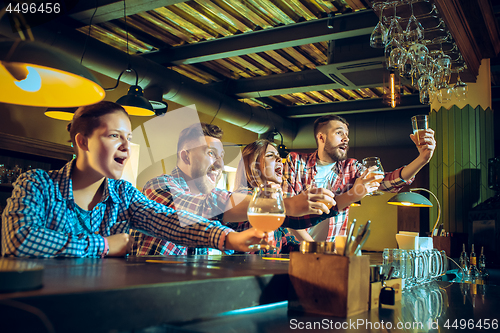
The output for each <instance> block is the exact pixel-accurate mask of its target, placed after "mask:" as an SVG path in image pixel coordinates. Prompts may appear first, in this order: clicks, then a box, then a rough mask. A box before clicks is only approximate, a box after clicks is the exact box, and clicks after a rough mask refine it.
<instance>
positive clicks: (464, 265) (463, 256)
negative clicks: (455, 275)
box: [459, 244, 469, 279]
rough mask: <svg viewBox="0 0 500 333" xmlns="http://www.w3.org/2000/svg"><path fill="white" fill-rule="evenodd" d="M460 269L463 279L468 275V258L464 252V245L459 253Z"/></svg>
mask: <svg viewBox="0 0 500 333" xmlns="http://www.w3.org/2000/svg"><path fill="white" fill-rule="evenodd" d="M459 262H460V268H461V269H462V273H463V276H462V277H463V278H464V279H465V278H466V277H467V275H469V258H468V257H467V252H465V244H463V247H462V253H460V261H459Z"/></svg>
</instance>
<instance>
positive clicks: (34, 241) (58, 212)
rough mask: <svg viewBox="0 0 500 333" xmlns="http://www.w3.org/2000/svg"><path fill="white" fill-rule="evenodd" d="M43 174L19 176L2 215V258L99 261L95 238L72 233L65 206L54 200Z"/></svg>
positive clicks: (101, 249)
mask: <svg viewBox="0 0 500 333" xmlns="http://www.w3.org/2000/svg"><path fill="white" fill-rule="evenodd" d="M51 183H52V182H51V179H50V177H49V175H48V174H47V173H46V172H45V171H41V170H37V171H30V172H27V173H24V174H22V175H21V176H20V177H19V178H18V180H17V181H16V183H15V184H14V190H13V191H12V196H11V198H10V199H8V200H7V206H6V207H5V209H4V211H3V214H2V229H3V230H2V254H3V255H14V256H31V257H56V256H65V257H100V256H101V255H102V253H103V252H104V249H105V244H104V239H103V237H102V236H101V235H99V234H94V233H92V234H83V235H75V234H73V233H72V229H71V225H70V223H68V222H70V221H68V217H67V216H68V214H67V211H66V202H65V201H59V200H57V199H56V197H57V194H56V193H55V190H56V189H55V188H54V187H53V186H51Z"/></svg>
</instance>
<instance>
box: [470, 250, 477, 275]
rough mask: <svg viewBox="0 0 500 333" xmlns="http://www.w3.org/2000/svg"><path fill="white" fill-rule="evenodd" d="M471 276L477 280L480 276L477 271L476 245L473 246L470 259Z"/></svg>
mask: <svg viewBox="0 0 500 333" xmlns="http://www.w3.org/2000/svg"><path fill="white" fill-rule="evenodd" d="M469 275H470V277H471V278H477V277H478V276H479V271H478V270H477V258H476V252H474V244H472V249H471V252H470V257H469Z"/></svg>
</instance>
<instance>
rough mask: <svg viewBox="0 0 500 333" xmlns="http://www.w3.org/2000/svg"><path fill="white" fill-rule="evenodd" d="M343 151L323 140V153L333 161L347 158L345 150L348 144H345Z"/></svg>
mask: <svg viewBox="0 0 500 333" xmlns="http://www.w3.org/2000/svg"><path fill="white" fill-rule="evenodd" d="M345 147H346V148H345V151H342V150H341V149H339V148H337V147H334V146H333V145H332V144H331V142H330V141H326V142H325V153H326V154H327V155H328V156H329V157H330V158H331V159H332V160H333V161H335V162H339V161H344V160H346V159H347V151H348V150H349V146H348V145H347V144H346V146H345Z"/></svg>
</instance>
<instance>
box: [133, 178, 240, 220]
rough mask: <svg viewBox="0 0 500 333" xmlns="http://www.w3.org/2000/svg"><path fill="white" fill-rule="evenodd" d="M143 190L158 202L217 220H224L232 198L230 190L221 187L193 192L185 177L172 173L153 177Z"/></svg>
mask: <svg viewBox="0 0 500 333" xmlns="http://www.w3.org/2000/svg"><path fill="white" fill-rule="evenodd" d="M143 192H144V194H145V195H146V196H147V197H148V198H149V199H151V200H154V201H156V202H158V203H161V204H164V205H166V206H169V207H172V208H174V209H177V210H185V211H188V212H191V213H193V214H196V215H200V216H203V217H205V218H207V219H217V220H222V216H223V214H224V209H225V207H226V204H227V202H228V201H229V198H230V192H228V191H225V190H221V189H214V190H212V191H211V192H210V193H208V194H194V193H191V192H190V191H189V188H188V187H187V184H186V183H185V181H184V179H182V178H180V177H172V176H170V175H162V176H159V177H156V178H153V179H151V180H150V181H148V182H147V183H146V185H145V186H144V188H143Z"/></svg>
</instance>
